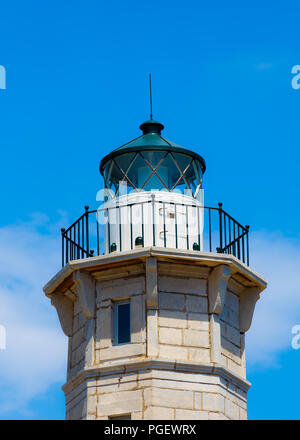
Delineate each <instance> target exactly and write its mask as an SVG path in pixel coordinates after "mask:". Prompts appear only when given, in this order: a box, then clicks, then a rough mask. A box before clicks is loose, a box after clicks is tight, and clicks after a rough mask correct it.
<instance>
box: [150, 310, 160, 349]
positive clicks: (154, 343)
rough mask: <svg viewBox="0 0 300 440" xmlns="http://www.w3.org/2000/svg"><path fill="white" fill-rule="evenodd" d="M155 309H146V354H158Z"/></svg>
mask: <svg viewBox="0 0 300 440" xmlns="http://www.w3.org/2000/svg"><path fill="white" fill-rule="evenodd" d="M157 321H158V319H157V310H153V309H152V310H148V311H147V356H149V357H151V356H153V357H156V356H157V355H158V350H159V345H158V325H157Z"/></svg>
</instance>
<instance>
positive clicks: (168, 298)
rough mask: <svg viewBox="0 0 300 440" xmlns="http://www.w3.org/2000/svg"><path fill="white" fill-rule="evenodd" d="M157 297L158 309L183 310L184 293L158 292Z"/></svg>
mask: <svg viewBox="0 0 300 440" xmlns="http://www.w3.org/2000/svg"><path fill="white" fill-rule="evenodd" d="M158 298H159V307H160V309H169V310H170V309H171V310H177V311H183V310H184V308H185V301H184V295H178V294H172V293H159V296H158Z"/></svg>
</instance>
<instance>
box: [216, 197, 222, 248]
mask: <svg viewBox="0 0 300 440" xmlns="http://www.w3.org/2000/svg"><path fill="white" fill-rule="evenodd" d="M218 205H219V229H220V246H219V247H218V248H217V252H218V253H222V250H223V229H222V227H223V222H222V212H223V210H222V206H223V203H221V202H219V203H218Z"/></svg>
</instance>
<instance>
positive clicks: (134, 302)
mask: <svg viewBox="0 0 300 440" xmlns="http://www.w3.org/2000/svg"><path fill="white" fill-rule="evenodd" d="M130 307H131V342H145V341H146V318H145V300H144V297H143V296H142V295H138V296H133V297H132V298H131V301H130Z"/></svg>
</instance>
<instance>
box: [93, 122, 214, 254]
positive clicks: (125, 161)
mask: <svg viewBox="0 0 300 440" xmlns="http://www.w3.org/2000/svg"><path fill="white" fill-rule="evenodd" d="M163 128H164V126H163V125H162V124H161V123H160V122H156V121H154V120H152V119H151V120H149V121H146V122H144V123H143V124H141V126H140V129H141V130H142V135H141V136H139V137H138V138H136V139H134V140H132V141H131V142H128V143H126V144H125V145H123V146H122V147H120V148H117V149H116V150H114V151H112V152H111V153H110V154H108V155H107V156H105V157H104V158H103V159H102V161H101V163H100V172H101V174H102V176H103V178H104V187H105V197H104V204H103V207H102V209H106V210H107V211H106V215H107V217H109V218H107V219H106V231H105V242H106V245H105V249H106V252H112V251H122V250H128V249H133V248H134V247H136V246H153V245H156V246H168V247H173V248H179V249H187V248H189V247H191V248H193V249H195V250H201V249H202V245H201V243H202V242H203V240H201V236H202V229H203V210H202V209H200V208H202V207H203V190H202V180H203V174H204V172H205V161H204V159H203V158H202V157H201V156H200V155H199V154H197V153H194V152H193V151H191V150H187V149H186V148H183V147H181V146H180V145H177V144H175V143H174V142H172V141H170V140H168V139H166V138H164V137H163V136H162V135H161V131H162V130H163Z"/></svg>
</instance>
